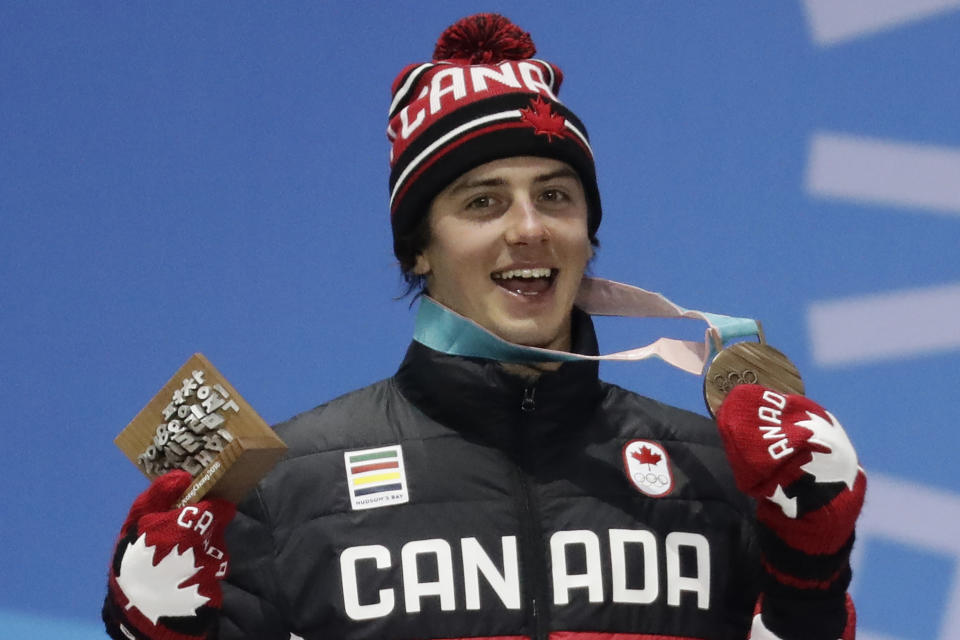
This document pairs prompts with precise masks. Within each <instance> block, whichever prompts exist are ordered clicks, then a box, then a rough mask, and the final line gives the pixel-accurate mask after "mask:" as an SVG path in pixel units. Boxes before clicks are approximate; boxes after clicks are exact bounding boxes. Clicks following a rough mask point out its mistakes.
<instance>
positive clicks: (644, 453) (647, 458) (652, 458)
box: [631, 447, 661, 464]
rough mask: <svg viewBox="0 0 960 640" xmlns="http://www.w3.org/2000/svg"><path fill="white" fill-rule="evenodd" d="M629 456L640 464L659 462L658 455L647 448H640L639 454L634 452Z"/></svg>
mask: <svg viewBox="0 0 960 640" xmlns="http://www.w3.org/2000/svg"><path fill="white" fill-rule="evenodd" d="M631 455H632V456H633V458H634V459H635V460H637V461H638V462H639V463H640V464H657V463H658V462H660V457H661V456H660V454H659V453H654V452H653V450H652V449H650V448H648V447H640V452H639V453H637V452H636V451H634V452H633V453H632V454H631Z"/></svg>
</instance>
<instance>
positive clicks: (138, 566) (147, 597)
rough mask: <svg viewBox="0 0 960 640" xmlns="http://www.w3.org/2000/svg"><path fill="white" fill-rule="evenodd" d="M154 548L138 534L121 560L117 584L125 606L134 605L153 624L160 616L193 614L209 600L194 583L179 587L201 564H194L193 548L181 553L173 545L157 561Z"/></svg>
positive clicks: (145, 538) (144, 536) (145, 537)
mask: <svg viewBox="0 0 960 640" xmlns="http://www.w3.org/2000/svg"><path fill="white" fill-rule="evenodd" d="M155 550H156V547H154V546H151V545H148V544H147V535H146V534H141V536H140V537H139V538H137V541H136V542H134V543H133V544H131V545H130V546H129V547H128V548H127V550H126V552H125V553H124V555H123V560H121V562H120V573H119V575H117V584H118V585H119V586H120V589H121V590H122V591H123V593H124V595H125V596H126V597H127V600H128V604H127V609H129V608H131V607H136V608H137V609H139V610H140V613H142V614H143V615H144V616H145V617H146V618H147V619H149V620H150V622H152V623H153V624H157V620H158V619H159V618H160V616H192V615H194V614H196V612H197V608H198V607H200V606H202V605H203V604H204V603H206V602H207V600H209V598H207V597H206V596H202V595H200V593H199V588H198V586H197V585H195V584H194V585H191V586H189V587H181V586H180V585H181V584H183V582H185V581H186V580H189V579H190V578H192V577H193V576H194V575H196V573H197V571H199V569H200V567H198V566H196V563H195V560H196V558H195V556H194V555H193V548H192V547H187V550H186V551H183V552H181V551H180V550H179V547H174V548H173V549H171V550H170V552H169V553H168V554H167V555H166V556H164V558H163V559H162V560H160V562H158V563H157V564H154V563H153V555H154V551H155Z"/></svg>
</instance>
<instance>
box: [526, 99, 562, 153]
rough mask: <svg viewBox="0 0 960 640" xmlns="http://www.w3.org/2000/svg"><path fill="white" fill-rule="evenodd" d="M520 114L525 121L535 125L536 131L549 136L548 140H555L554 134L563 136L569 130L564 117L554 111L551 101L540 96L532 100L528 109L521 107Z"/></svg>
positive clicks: (532, 125)
mask: <svg viewBox="0 0 960 640" xmlns="http://www.w3.org/2000/svg"><path fill="white" fill-rule="evenodd" d="M520 115H521V117H522V118H523V121H524V122H526V123H527V124H529V125H530V126H531V127H533V129H534V133H538V134H541V135H545V136H547V141H548V142H553V138H552V136H557V137H558V138H559V137H563V136H564V135H565V134H566V132H567V128H566V126H564V125H565V123H566V120H565V119H564V117H563V116H561V115H558V114H556V113H554V112H553V110H552V109H551V108H550V103H549V102H545V101H544V100H543V99H542V98H541V97H540V96H537V99H536V100H531V101H530V107H528V108H527V109H520Z"/></svg>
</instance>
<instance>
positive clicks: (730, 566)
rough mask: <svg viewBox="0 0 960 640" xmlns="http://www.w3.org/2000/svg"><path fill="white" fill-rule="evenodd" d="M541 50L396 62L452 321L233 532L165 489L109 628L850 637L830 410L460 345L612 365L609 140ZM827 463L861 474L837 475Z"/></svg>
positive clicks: (413, 208)
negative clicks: (599, 326) (506, 346)
mask: <svg viewBox="0 0 960 640" xmlns="http://www.w3.org/2000/svg"><path fill="white" fill-rule="evenodd" d="M533 53H534V50H533V45H532V42H531V41H530V39H529V36H528V35H527V34H526V33H524V32H522V31H521V30H520V29H519V28H517V27H516V26H515V25H513V24H511V23H510V22H509V21H507V20H506V19H504V18H502V17H500V16H495V15H491V14H481V15H479V16H472V17H471V18H467V19H465V20H463V21H461V22H459V23H457V24H456V25H453V26H452V27H451V28H450V29H448V30H447V31H446V32H445V33H444V35H443V36H442V37H441V39H440V41H439V43H438V45H437V50H436V51H435V53H434V60H433V61H432V62H429V63H425V64H420V65H411V66H409V67H407V68H406V69H404V70H403V71H402V72H401V74H400V75H399V76H398V78H397V80H396V81H395V83H394V87H393V95H394V100H393V104H392V105H391V111H390V126H389V128H388V135H389V137H390V140H391V142H392V149H391V177H390V187H391V215H392V218H391V219H392V224H393V231H394V239H395V252H396V254H397V257H398V258H399V260H400V263H401V267H402V269H403V270H404V273H405V274H406V276H407V278H408V281H409V282H410V283H411V286H412V287H414V288H415V289H416V288H418V287H420V286H425V292H426V293H427V294H428V295H429V296H430V301H429V304H430V305H431V307H430V308H433V309H439V310H440V311H439V312H440V313H441V314H442V320H441V321H437V320H436V319H435V318H436V316H430V315H423V316H421V317H420V318H419V319H418V327H417V336H418V337H417V340H416V341H414V342H413V343H412V344H411V347H410V349H409V351H408V353H407V356H406V358H405V359H404V362H403V363H402V364H401V366H400V369H399V371H398V372H397V374H396V375H395V376H393V377H392V378H390V379H388V380H384V381H381V382H379V383H376V384H374V385H371V386H369V387H366V388H364V389H360V390H358V391H355V392H353V393H351V394H347V395H346V396H343V397H341V398H338V399H336V400H333V401H331V402H330V403H328V404H326V405H323V406H321V407H318V408H317V409H314V410H313V411H310V412H307V413H304V414H302V415H300V416H297V417H295V418H293V419H292V420H290V421H288V422H287V423H284V424H282V425H279V426H278V427H277V430H278V432H279V433H280V435H281V436H282V437H283V438H284V440H285V441H286V442H287V444H288V446H289V449H290V450H289V454H288V456H287V457H286V458H285V459H284V461H282V462H281V463H280V464H279V465H278V466H277V468H276V469H275V470H274V471H273V472H272V473H271V474H270V475H269V476H268V477H267V478H266V479H265V480H264V481H263V482H261V484H260V486H259V487H258V488H257V490H256V491H255V492H254V493H253V494H252V495H251V496H250V497H248V498H247V499H246V500H245V501H244V503H243V504H242V505H241V507H240V510H239V514H238V515H237V517H236V518H235V519H233V522H232V523H231V524H230V526H229V528H227V529H226V533H225V537H224V529H225V528H226V525H227V523H228V522H230V521H231V519H232V518H233V515H234V514H233V507H232V505H229V504H226V503H223V502H222V501H217V500H207V501H203V502H201V503H199V504H197V505H195V506H193V507H188V508H185V509H181V510H170V505H171V504H172V503H173V501H174V499H175V498H176V497H177V496H178V495H179V493H180V492H181V491H182V490H183V489H184V487H185V486H186V483H188V482H189V477H187V476H186V475H185V474H177V473H173V474H168V475H167V476H164V477H162V478H161V479H159V480H158V481H157V482H156V483H155V484H154V485H153V486H152V487H151V489H149V490H148V491H147V492H145V493H144V494H143V495H142V496H141V497H140V498H139V499H138V500H137V502H136V503H135V504H134V506H133V508H132V509H131V513H130V515H129V516H128V518H127V521H126V523H125V524H124V526H123V529H122V533H121V536H122V537H121V540H120V541H119V542H118V545H117V551H116V553H115V557H114V562H113V567H112V572H111V578H110V589H109V593H108V597H107V601H106V605H105V608H104V619H105V621H106V624H107V628H108V630H109V631H110V633H111V635H112V636H113V637H115V638H152V639H164V640H167V639H181V638H198V637H217V636H219V637H220V638H222V639H233V638H257V639H260V640H271V639H274V638H278V639H279V638H283V639H286V638H291V637H301V638H305V639H310V640H313V639H319V638H339V639H345V640H353V639H359V638H379V639H385V640H389V639H402V638H500V639H504V638H516V639H519V638H537V639H539V638H551V639H553V640H575V639H579V640H587V639H591V640H597V639H601V638H602V639H605V640H614V639H616V640H664V639H667V638H673V639H682V638H699V639H708V638H709V639H713V638H717V639H720V638H725V639H726V638H729V639H733V638H736V639H738V640H740V639H743V638H747V637H748V636H749V637H752V638H754V639H755V640H757V639H760V640H800V639H803V640H818V639H820V638H823V639H829V640H836V639H837V638H841V637H843V638H852V637H853V633H854V623H853V615H852V605H850V603H849V599H848V598H847V597H846V595H845V590H846V586H847V584H848V582H849V577H850V572H849V563H848V558H849V552H850V547H851V545H852V543H853V525H854V521H855V519H856V516H857V514H858V513H859V510H860V506H861V504H862V500H863V493H864V489H865V478H864V476H863V473H862V471H860V470H859V469H858V468H857V466H856V460H855V458H853V457H852V449H850V450H849V451H847V452H846V453H847V454H848V455H847V456H846V457H845V458H843V456H841V453H843V452H842V451H841V447H840V446H833V447H832V448H831V447H830V446H825V445H823V444H818V443H817V442H815V441H813V439H812V434H814V433H817V434H818V435H823V434H829V436H830V438H828V440H829V441H830V442H840V440H839V438H841V437H842V438H843V440H845V437H843V436H842V428H841V427H839V425H838V424H837V423H836V421H835V420H834V419H833V417H832V416H830V415H829V414H828V413H826V412H825V411H823V409H822V408H820V407H818V406H817V405H815V404H814V403H812V402H810V401H809V400H806V399H805V398H802V397H798V396H789V397H786V396H783V395H780V394H777V393H774V392H771V391H769V390H766V389H763V388H761V387H756V386H741V387H738V388H736V389H735V390H734V391H733V392H732V393H731V394H730V396H729V397H728V398H727V400H726V401H725V403H724V405H723V407H722V408H721V410H720V411H719V413H718V420H717V423H716V424H715V423H713V422H712V421H710V420H708V419H706V418H703V417H700V416H696V415H694V414H691V413H688V412H685V411H682V410H679V409H675V408H672V407H668V406H665V405H662V404H660V403H657V402H655V401H653V400H650V399H647V398H643V397H641V396H638V395H636V394H634V393H632V392H629V391H626V390H624V389H621V388H618V387H615V386H613V385H609V384H607V383H604V382H602V381H600V380H599V379H598V378H597V371H598V369H597V364H596V362H595V361H590V360H580V361H572V362H565V363H563V364H560V363H559V362H557V361H553V362H543V359H544V356H542V354H543V353H545V352H543V351H529V352H526V353H528V354H529V355H528V356H527V357H526V358H520V361H519V362H516V361H514V362H510V363H506V362H501V361H499V360H498V359H497V358H496V357H494V356H493V354H492V353H490V354H486V355H484V354H480V355H472V356H463V355H457V354H456V353H457V351H456V350H455V349H453V348H450V349H446V348H444V347H443V346H441V345H444V344H449V345H457V344H459V343H460V342H462V338H463V335H466V334H463V335H461V334H460V333H458V332H459V330H460V329H459V328H462V327H465V326H466V325H468V324H471V323H473V324H475V325H479V326H480V327H481V328H482V329H484V330H486V332H488V333H489V334H492V336H493V339H497V340H501V341H506V342H508V343H512V344H513V345H520V346H521V347H536V348H540V349H548V350H551V352H557V351H560V352H571V353H575V354H584V355H593V354H596V353H597V344H596V338H595V335H594V332H593V327H592V324H591V321H590V318H589V316H587V315H586V314H585V313H583V312H582V311H580V310H579V309H577V308H576V307H575V306H574V301H575V299H576V297H577V294H578V292H579V290H580V287H581V281H582V280H583V277H584V271H585V269H586V266H587V264H588V263H589V261H590V259H591V257H592V254H593V247H594V246H595V245H596V231H597V228H598V226H599V223H600V219H601V207H600V198H599V194H598V191H597V185H596V176H595V174H594V165H593V156H592V151H591V149H590V146H589V142H588V139H587V136H586V130H585V128H584V127H583V125H582V123H581V122H580V121H579V120H578V119H577V118H576V116H575V115H574V114H573V113H572V112H571V111H570V110H569V109H567V108H566V107H565V106H564V105H563V104H562V103H560V102H559V101H558V100H557V96H556V94H557V91H558V89H559V86H560V82H561V78H562V75H561V73H560V71H559V69H558V68H556V67H554V66H553V65H551V64H549V63H547V62H543V61H540V60H535V59H533V58H532V55H533ZM425 304H427V302H425ZM471 326H472V325H471ZM458 327H459V328H458ZM438 334H439V335H440V336H441V338H440V339H434V338H436V336H437V335H438ZM424 336H433V338H431V339H427V338H425V337H424ZM718 427H719V429H718ZM821 442H823V440H822V439H821ZM818 455H820V456H828V457H830V459H829V460H828V461H827V462H826V464H827V466H831V465H832V466H831V469H833V470H837V469H842V473H839V472H838V473H835V474H832V475H830V477H829V478H828V481H821V480H822V478H820V477H818V474H817V473H816V472H815V468H814V467H816V465H819V466H820V467H822V466H823V465H824V464H825V463H824V461H823V460H822V459H818V458H817V456H818ZM851 469H852V472H851ZM638 474H639V475H641V476H644V477H645V476H648V475H649V476H650V478H649V484H644V483H643V482H640V481H638V480H637V479H636V478H635V476H636V475H638ZM825 475H829V474H825ZM644 482H647V481H646V480H644ZM738 487H739V489H740V490H742V491H744V492H746V493H748V494H749V496H750V497H748V496H747V495H744V494H743V493H741V492H740V491H739V490H738ZM751 497H752V498H755V499H756V500H757V503H754V502H753V501H752V500H751ZM151 548H152V549H153V551H152V553H153V555H152V556H149V555H147V556H143V555H142V554H143V553H144V550H150V549H151ZM134 549H136V552H135V553H136V554H138V555H134V552H133V551H132V550H134ZM187 550H190V552H191V553H190V555H189V558H190V560H189V561H188V562H187V561H183V560H182V558H183V557H184V555H185V554H186V551H187ZM227 551H229V554H230V560H229V564H228V560H227V559H226V557H227ZM148 553H149V551H148ZM131 557H149V558H151V559H152V561H151V562H149V563H144V562H141V563H140V564H139V565H138V564H136V563H134V562H132V561H131V560H130V558H131ZM194 559H196V561H197V562H198V563H199V564H200V569H199V570H197V568H196V567H194V565H193V560H194ZM143 565H149V568H147V567H146V566H143ZM158 567H163V569H162V570H158ZM221 582H222V584H221ZM221 586H222V589H221Z"/></svg>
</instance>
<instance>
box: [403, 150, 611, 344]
mask: <svg viewBox="0 0 960 640" xmlns="http://www.w3.org/2000/svg"><path fill="white" fill-rule="evenodd" d="M429 224H430V241H429V243H428V244H427V247H426V249H424V250H423V251H422V252H421V253H419V254H418V255H417V259H416V263H415V266H414V269H413V271H414V273H416V274H418V275H423V276H426V281H427V289H428V290H429V292H430V295H431V297H433V298H434V299H436V300H437V301H438V302H440V303H441V304H443V305H445V306H447V307H449V308H450V309H452V310H454V311H456V312H457V313H459V314H461V315H463V316H466V317H468V318H470V319H471V320H473V321H474V322H476V323H478V324H479V325H481V326H482V327H484V328H485V329H487V330H488V331H491V332H493V333H494V334H496V335H498V336H500V337H501V338H503V339H504V340H507V341H509V342H514V343H517V344H522V345H527V346H534V347H546V348H551V349H563V350H567V349H569V348H570V313H571V310H572V309H573V301H574V298H575V297H576V294H577V290H578V289H579V287H580V281H581V279H582V278H583V272H584V269H585V268H586V266H587V263H588V262H589V260H590V257H591V256H592V253H593V250H592V247H591V244H590V238H589V235H588V233H587V201H586V198H585V196H584V191H583V186H582V185H581V183H580V179H579V177H578V176H577V174H576V172H574V170H573V169H572V168H571V167H570V166H569V165H568V164H566V163H564V162H560V161H559V160H552V159H549V158H539V157H528V156H521V157H513V158H505V159H503V160H494V161H493V162H488V163H486V164H482V165H480V166H479V167H476V168H475V169H473V170H471V171H468V172H467V173H465V174H463V175H462V176H460V177H459V178H458V179H457V180H455V181H454V182H453V183H452V184H450V185H448V186H447V188H446V189H444V190H443V191H441V192H440V193H439V194H437V196H436V197H435V198H434V199H433V202H432V203H431V205H430V214H429Z"/></svg>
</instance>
